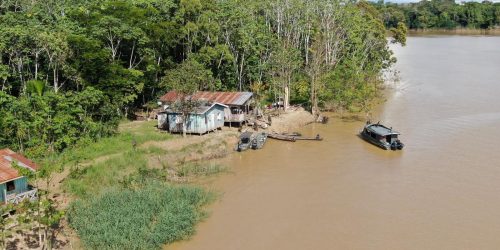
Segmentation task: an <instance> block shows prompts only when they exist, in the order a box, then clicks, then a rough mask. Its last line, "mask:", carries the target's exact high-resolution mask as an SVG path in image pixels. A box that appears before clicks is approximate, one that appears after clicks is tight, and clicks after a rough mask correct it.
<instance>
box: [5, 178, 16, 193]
mask: <svg viewBox="0 0 500 250" xmlns="http://www.w3.org/2000/svg"><path fill="white" fill-rule="evenodd" d="M6 185H7V192H10V191H14V190H15V189H16V185H14V181H9V182H7V184H6Z"/></svg>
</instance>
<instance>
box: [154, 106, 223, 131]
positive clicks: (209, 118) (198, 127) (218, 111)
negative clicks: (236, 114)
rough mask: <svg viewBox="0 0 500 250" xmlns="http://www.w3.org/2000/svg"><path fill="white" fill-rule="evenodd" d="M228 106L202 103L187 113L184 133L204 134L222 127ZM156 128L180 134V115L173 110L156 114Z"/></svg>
mask: <svg viewBox="0 0 500 250" xmlns="http://www.w3.org/2000/svg"><path fill="white" fill-rule="evenodd" d="M227 108H228V106H226V105H224V104H220V103H204V104H201V105H200V106H199V107H198V108H196V110H194V111H193V112H191V113H189V115H188V116H187V119H186V120H187V122H186V133H188V134H200V135H201V134H205V133H207V132H210V131H215V130H217V129H220V128H222V127H223V126H224V116H225V114H224V112H225V110H226V109H227ZM158 128H160V129H166V130H168V131H169V132H170V133H182V114H181V113H180V112H179V111H176V110H173V109H167V110H165V111H161V112H159V113H158Z"/></svg>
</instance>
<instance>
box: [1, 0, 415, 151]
mask: <svg viewBox="0 0 500 250" xmlns="http://www.w3.org/2000/svg"><path fill="white" fill-rule="evenodd" d="M381 17H382V16H381V14H380V13H379V12H378V11H377V9H376V8H375V7H374V6H373V5H372V4H369V3H367V2H363V1H361V2H357V1H336V0H310V1H304V0H255V1H244V0H203V1H202V0H43V1H42V0H3V1H0V34H1V36H0V82H1V90H0V117H1V123H0V134H1V137H0V147H6V146H7V147H11V148H12V149H14V150H20V151H23V152H25V153H26V154H28V155H29V156H32V157H36V156H42V155H45V154H47V153H48V152H60V151H62V150H64V149H65V148H68V147H70V146H72V145H75V144H79V143H85V142H89V141H93V140H96V139H98V138H101V137H105V136H109V135H112V134H113V133H114V132H115V130H116V127H117V124H118V121H119V120H120V119H123V118H124V117H126V116H127V115H129V114H131V113H133V112H134V111H135V110H138V109H142V108H144V107H154V106H155V103H156V101H157V98H158V97H159V96H160V95H161V94H163V93H164V92H165V91H168V90H170V89H171V88H172V86H176V85H175V84H172V83H171V82H170V81H175V79H178V78H175V77H174V78H172V77H169V76H179V75H181V76H184V77H185V78H187V79H195V80H196V81H194V82H197V85H196V88H197V89H200V90H249V91H254V92H255V93H256V94H258V95H259V96H261V97H262V98H263V99H266V98H267V99H272V98H273V97H276V96H283V97H285V98H286V99H290V100H291V101H293V102H296V103H303V104H305V105H307V106H308V107H310V109H311V110H312V111H314V112H317V111H318V110H320V109H332V110H339V109H340V110H344V109H352V108H353V107H355V109H356V110H368V109H369V105H370V101H371V100H372V98H373V97H374V96H375V95H376V92H377V88H378V85H379V84H380V82H381V75H382V74H381V73H382V71H383V70H384V69H387V68H388V67H389V66H390V65H391V64H392V63H393V62H394V61H395V59H394V58H393V57H392V52H391V51H390V50H389V48H388V40H387V39H386V30H385V28H384V25H383V22H382V19H381ZM397 28H398V29H393V30H392V31H393V32H394V38H393V42H399V43H402V44H404V43H405V31H406V28H405V27H404V25H399V26H397ZM172 79H174V80H172ZM200 79H201V81H200ZM192 82H193V81H192ZM177 86H178V85H177Z"/></svg>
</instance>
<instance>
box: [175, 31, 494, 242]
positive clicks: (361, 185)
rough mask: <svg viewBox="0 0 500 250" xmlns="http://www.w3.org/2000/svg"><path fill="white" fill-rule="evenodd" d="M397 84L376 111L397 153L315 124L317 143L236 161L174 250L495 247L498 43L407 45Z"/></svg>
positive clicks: (462, 39) (277, 145)
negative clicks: (395, 135)
mask: <svg viewBox="0 0 500 250" xmlns="http://www.w3.org/2000/svg"><path fill="white" fill-rule="evenodd" d="M394 52H395V54H396V56H397V58H398V63H397V64H396V69H397V70H399V71H400V82H399V83H397V84H393V85H392V88H391V89H390V90H389V91H388V93H387V94H386V99H387V101H386V102H384V103H383V104H381V105H380V107H379V109H380V111H377V112H374V115H373V116H374V117H375V120H381V121H382V122H383V123H385V124H387V125H390V126H393V127H394V128H395V129H397V130H399V131H400V132H402V136H401V140H402V141H403V142H404V143H405V144H406V147H405V149H404V150H403V151H398V152H393V151H384V150H381V149H379V148H376V147H375V146H372V145H371V144H368V143H366V142H364V141H362V140H361V139H359V138H358V137H357V136H356V134H357V133H358V132H359V130H360V129H361V128H362V126H363V124H364V121H358V120H336V119H334V120H331V122H330V123H329V124H327V125H322V124H312V125H310V126H307V127H304V128H303V129H302V131H301V132H302V133H303V134H308V135H315V134H318V133H319V134H321V135H322V136H324V137H325V138H326V139H325V140H324V141H323V142H295V143H287V142H277V141H269V142H268V143H267V144H266V145H265V148H264V150H260V151H250V152H244V153H241V154H234V155H232V156H231V157H230V159H228V164H229V165H231V166H232V172H231V173H230V174H228V175H224V176H222V177H219V178H217V180H215V181H214V182H213V183H211V184H209V186H211V187H213V188H214V189H215V190H218V191H221V192H223V195H222V197H221V199H220V201H218V202H217V203H216V204H214V205H212V206H211V207H210V210H211V211H212V212H211V215H210V217H209V218H208V219H207V220H206V221H205V222H202V223H201V224H200V225H199V226H198V229H197V230H198V232H197V234H196V235H195V236H194V237H193V238H192V239H191V240H189V241H185V242H181V243H178V244H175V245H173V246H171V247H170V248H171V249H210V250H212V249H213V250H216V249H231V250H232V249H242V250H244V249H498V248H499V247H500V37H466V36H436V37H410V38H409V39H408V45H407V46H406V47H404V48H401V47H397V46H394Z"/></svg>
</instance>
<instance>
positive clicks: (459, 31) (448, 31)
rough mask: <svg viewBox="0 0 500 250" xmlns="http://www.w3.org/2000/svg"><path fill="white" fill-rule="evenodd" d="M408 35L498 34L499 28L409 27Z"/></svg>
mask: <svg viewBox="0 0 500 250" xmlns="http://www.w3.org/2000/svg"><path fill="white" fill-rule="evenodd" d="M408 35H410V36H422V35H464V36H500V28H496V29H462V28H460V29H418V30H415V29H411V30H408Z"/></svg>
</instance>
